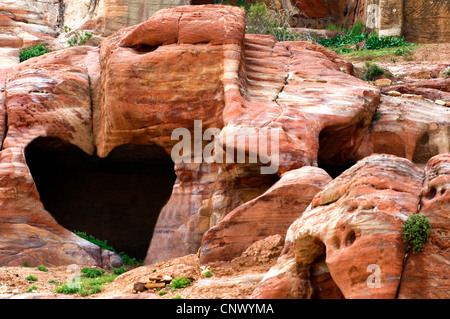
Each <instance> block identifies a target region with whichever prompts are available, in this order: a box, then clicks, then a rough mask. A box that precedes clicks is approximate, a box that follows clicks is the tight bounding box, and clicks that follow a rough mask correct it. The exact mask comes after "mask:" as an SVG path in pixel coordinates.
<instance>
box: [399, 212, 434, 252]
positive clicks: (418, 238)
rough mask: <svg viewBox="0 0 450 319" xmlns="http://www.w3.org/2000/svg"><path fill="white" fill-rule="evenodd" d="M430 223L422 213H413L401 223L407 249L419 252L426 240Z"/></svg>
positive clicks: (427, 239)
mask: <svg viewBox="0 0 450 319" xmlns="http://www.w3.org/2000/svg"><path fill="white" fill-rule="evenodd" d="M430 230H431V224H430V221H429V220H428V218H426V217H425V215H423V214H414V215H412V216H410V217H409V218H408V219H407V220H406V222H405V224H404V225H403V236H402V239H403V242H404V243H407V247H406V249H407V251H409V250H410V249H412V252H413V254H418V253H420V252H421V251H422V250H423V248H424V246H425V243H426V242H427V241H429V235H430Z"/></svg>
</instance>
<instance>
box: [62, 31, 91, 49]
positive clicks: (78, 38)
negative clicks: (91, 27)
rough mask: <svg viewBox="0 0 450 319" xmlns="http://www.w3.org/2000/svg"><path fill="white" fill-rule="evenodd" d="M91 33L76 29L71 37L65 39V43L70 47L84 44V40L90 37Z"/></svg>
mask: <svg viewBox="0 0 450 319" xmlns="http://www.w3.org/2000/svg"><path fill="white" fill-rule="evenodd" d="M92 35H93V34H92V33H89V32H80V31H78V32H76V33H75V34H74V35H73V36H72V38H71V39H70V40H69V41H67V43H68V44H69V45H70V46H71V47H74V46H77V45H85V44H86V42H87V41H88V40H89V39H91V38H92Z"/></svg>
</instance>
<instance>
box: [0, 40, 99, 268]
mask: <svg viewBox="0 0 450 319" xmlns="http://www.w3.org/2000/svg"><path fill="white" fill-rule="evenodd" d="M97 51H98V50H97ZM78 53H79V54H80V55H74V52H73V51H66V52H59V53H54V54H53V57H54V59H53V60H52V59H51V58H50V57H49V56H46V57H44V58H42V59H41V61H43V62H42V63H40V62H39V59H35V60H34V61H30V62H29V63H28V64H23V65H20V66H18V67H17V68H16V69H13V70H12V72H11V74H10V76H9V77H8V79H7V81H6V87H5V99H3V101H4V104H2V107H3V108H4V110H5V111H6V114H7V117H6V118H7V122H6V123H5V127H4V129H3V131H4V132H5V133H6V135H5V138H4V140H3V145H2V151H1V153H0V171H1V176H2V179H1V184H2V185H1V198H2V201H1V210H0V216H1V217H0V220H1V223H0V225H1V226H0V227H1V229H2V231H1V232H2V239H1V249H0V251H1V262H2V264H4V265H5V264H10V265H19V264H22V263H24V262H25V261H27V262H29V263H30V264H31V265H34V264H36V265H38V264H40V263H42V262H45V264H47V265H59V264H66V263H74V262H86V263H87V264H92V265H95V264H101V261H100V250H99V248H98V247H97V246H95V245H93V244H91V243H89V242H87V241H85V240H82V239H81V238H79V237H78V236H75V235H74V234H73V233H72V232H70V231H68V230H66V229H64V228H63V227H61V226H60V225H58V224H57V223H56V222H55V220H54V219H53V218H52V216H51V215H50V214H49V213H48V212H47V211H46V210H45V209H44V207H43V205H42V203H41V202H40V201H39V195H38V192H37V190H36V187H35V184H34V181H33V178H32V176H31V174H30V172H29V169H28V167H27V165H26V161H25V158H24V148H25V147H26V146H27V144H28V143H30V142H31V141H32V140H34V139H35V138H37V137H42V136H44V137H45V136H52V137H58V138H60V139H61V140H63V141H67V142H70V143H73V144H74V145H77V146H79V147H80V148H81V149H83V150H84V151H85V152H87V153H92V152H93V151H94V144H93V136H92V113H91V98H90V96H91V95H90V84H89V71H88V69H87V68H86V65H88V64H89V63H87V62H86V63H83V62H82V61H83V58H86V57H88V56H89V57H92V56H91V54H92V55H94V56H95V54H97V58H98V52H96V50H93V49H89V48H85V49H84V50H83V49H79V50H78ZM64 56H65V57H66V58H64ZM70 59H71V60H72V63H73V64H72V65H71V63H70V62H69V61H70ZM77 60H78V61H77ZM60 61H65V64H61V62H60ZM77 62H78V63H77ZM15 234H20V237H17V235H15ZM11 236H12V237H11ZM31 238H32V239H31Z"/></svg>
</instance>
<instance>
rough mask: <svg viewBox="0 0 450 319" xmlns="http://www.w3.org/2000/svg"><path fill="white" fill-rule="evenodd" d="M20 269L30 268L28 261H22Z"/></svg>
mask: <svg viewBox="0 0 450 319" xmlns="http://www.w3.org/2000/svg"><path fill="white" fill-rule="evenodd" d="M22 267H27V268H28V267H30V263H29V262H28V261H24V262H23V264H22Z"/></svg>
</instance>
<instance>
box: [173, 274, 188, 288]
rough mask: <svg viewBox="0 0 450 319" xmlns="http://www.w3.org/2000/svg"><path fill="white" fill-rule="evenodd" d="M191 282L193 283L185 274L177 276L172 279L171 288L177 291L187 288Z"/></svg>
mask: <svg viewBox="0 0 450 319" xmlns="http://www.w3.org/2000/svg"><path fill="white" fill-rule="evenodd" d="M190 284H191V281H190V280H189V279H188V278H186V277H185V276H182V277H178V278H175V279H173V280H172V281H171V283H170V289H171V290H172V291H175V290H177V289H180V288H186V287H187V286H189V285H190Z"/></svg>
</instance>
